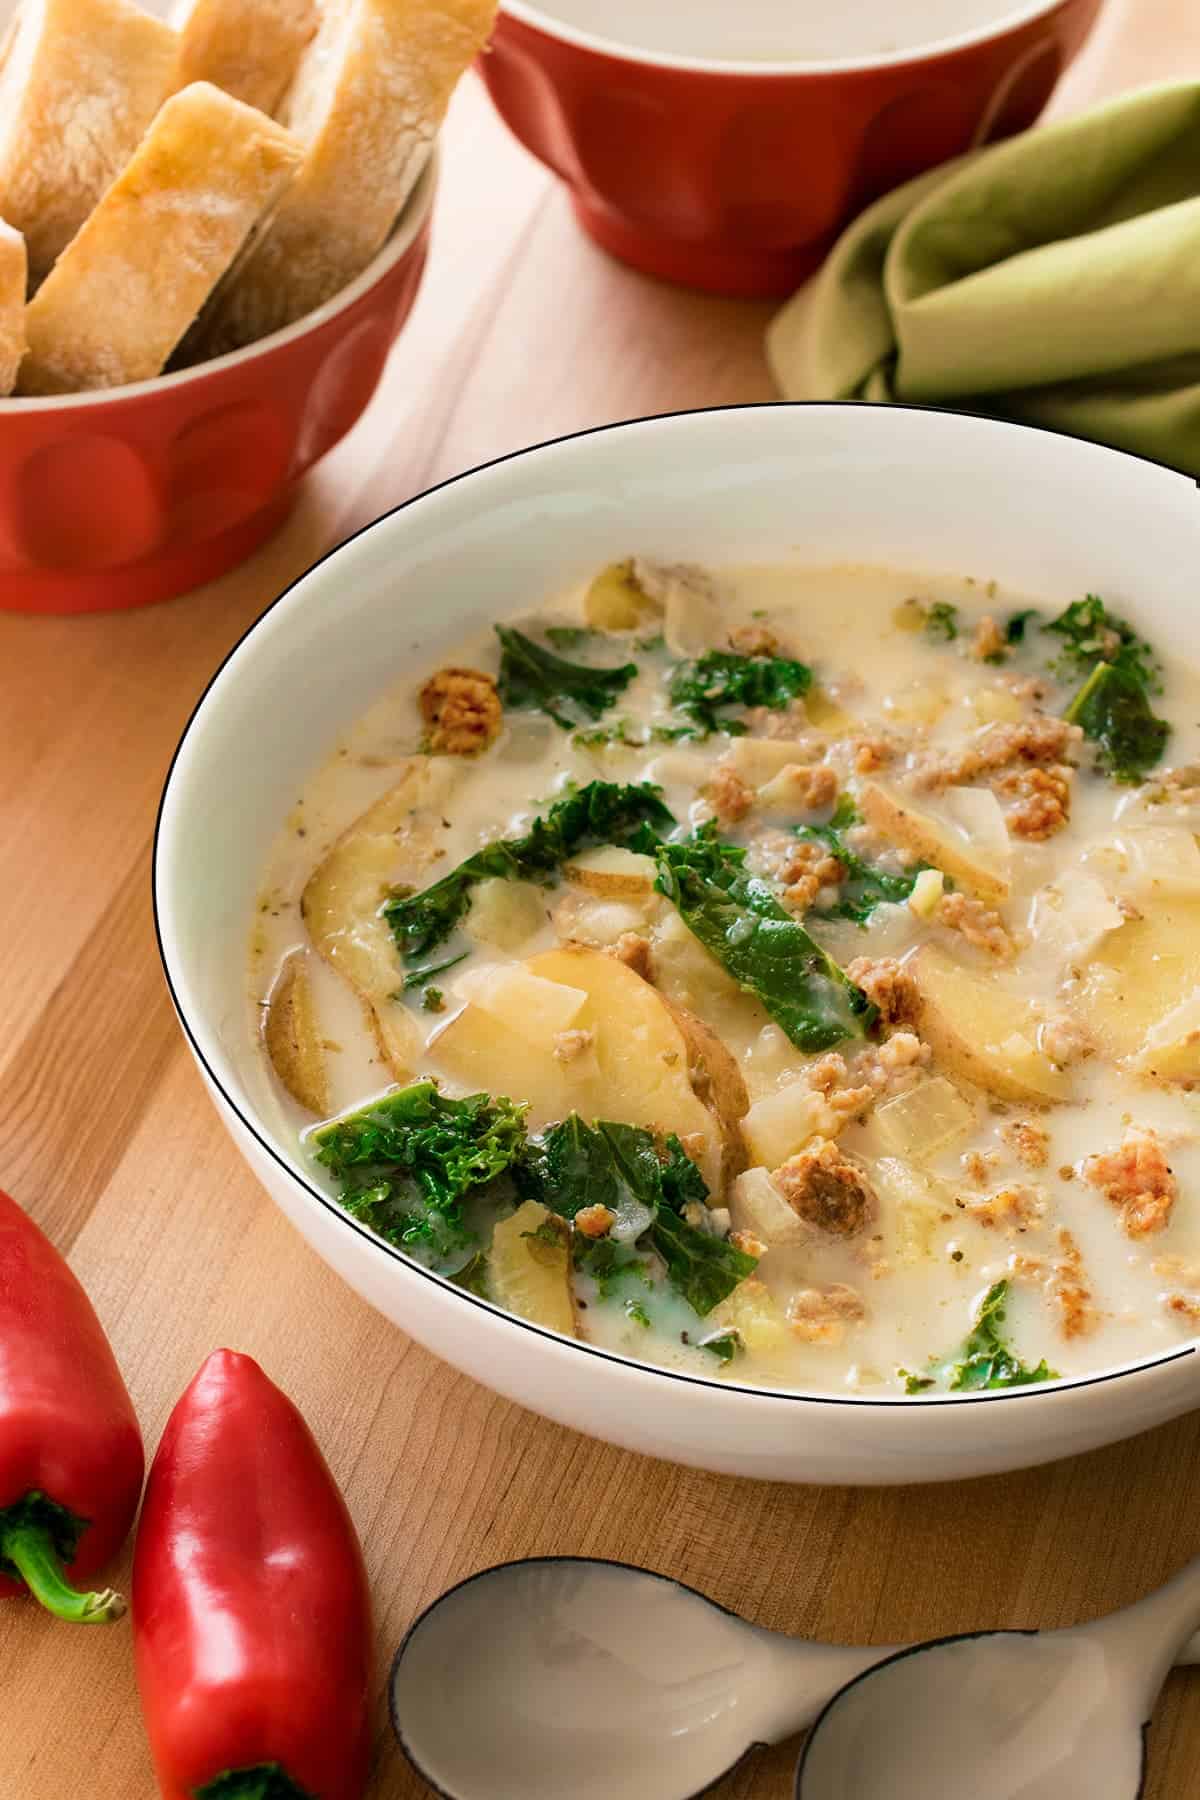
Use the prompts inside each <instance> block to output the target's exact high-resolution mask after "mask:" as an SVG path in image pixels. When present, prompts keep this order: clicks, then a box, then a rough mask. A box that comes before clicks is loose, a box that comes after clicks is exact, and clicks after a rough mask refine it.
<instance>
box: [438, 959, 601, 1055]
mask: <svg viewBox="0 0 1200 1800" xmlns="http://www.w3.org/2000/svg"><path fill="white" fill-rule="evenodd" d="M454 992H455V993H456V994H457V995H459V996H460V997H461V998H462V999H464V1000H469V1001H470V1002H471V1004H472V1005H473V1006H478V1007H479V1008H480V1009H481V1010H482V1011H483V1012H485V1013H490V1014H491V1015H492V1017H493V1018H496V1019H499V1020H500V1022H501V1023H502V1024H504V1025H507V1026H509V1027H510V1028H511V1029H512V1030H513V1031H515V1032H517V1033H518V1034H519V1035H520V1036H521V1037H523V1038H528V1039H529V1040H530V1041H531V1042H532V1043H534V1044H540V1045H545V1044H550V1045H553V1041H554V1036H555V1033H556V1032H559V1031H569V1030H570V1028H571V1026H572V1025H573V1024H574V1023H575V1021H576V1019H577V1018H578V1016H579V1014H580V1012H581V1011H582V1009H583V1007H584V1004H585V1003H586V1001H587V995H586V994H585V993H584V991H583V989H582V988H574V987H565V986H564V985H563V983H562V982H560V981H545V980H543V979H542V977H541V976H540V975H531V974H530V973H529V970H528V969H527V968H525V966H524V965H523V964H522V963H487V964H485V965H484V967H483V968H481V969H469V970H467V971H466V972H465V973H464V974H462V975H460V976H459V978H458V980H457V981H456V982H455V983H454Z"/></svg>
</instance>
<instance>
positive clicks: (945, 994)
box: [908, 944, 1070, 1105]
mask: <svg viewBox="0 0 1200 1800" xmlns="http://www.w3.org/2000/svg"><path fill="white" fill-rule="evenodd" d="M908 967H909V969H910V971H911V973H912V975H913V978H914V980H915V981H916V984H917V991H918V994H919V996H920V1012H919V1015H918V1019H917V1029H918V1031H919V1032H920V1034H921V1036H922V1038H923V1039H924V1040H925V1042H926V1043H927V1044H928V1045H929V1047H930V1049H931V1050H932V1051H933V1057H934V1061H935V1063H937V1064H938V1065H939V1066H940V1067H941V1068H943V1069H946V1070H948V1071H949V1072H950V1073H951V1074H952V1075H957V1076H959V1077H960V1078H961V1079H962V1080H964V1081H969V1082H971V1083H973V1084H974V1086H976V1087H981V1088H984V1089H985V1090H986V1091H987V1092H988V1093H989V1094H995V1095H996V1097H997V1098H998V1099H1000V1100H1026V1101H1032V1102H1034V1103H1040V1104H1042V1105H1045V1104H1046V1103H1047V1102H1050V1101H1055V1100H1065V1099H1066V1098H1067V1097H1068V1095H1069V1093H1070V1081H1069V1078H1068V1076H1067V1075H1066V1073H1065V1072H1064V1071H1063V1070H1062V1069H1058V1068H1055V1066H1054V1064H1053V1063H1052V1062H1051V1061H1050V1059H1049V1058H1048V1057H1047V1056H1045V1055H1044V1054H1043V1053H1042V1051H1041V1050H1040V1049H1039V1048H1038V1045H1037V1038H1038V1030H1039V1026H1040V1025H1041V1024H1042V1023H1043V1022H1044V1021H1043V1020H1042V1019H1041V1018H1039V1016H1038V1014H1037V1013H1036V1012H1035V1011H1034V1010H1033V1008H1032V1007H1031V1006H1030V1003H1029V1001H1028V1000H1026V999H1025V998H1024V997H1023V996H1021V995H1019V994H1012V993H1009V992H1008V991H1007V990H1006V989H1004V988H1002V987H999V986H997V985H996V983H995V982H993V981H989V980H986V979H983V978H981V977H980V976H978V975H975V974H973V973H971V972H969V971H968V970H966V969H964V968H962V967H961V966H960V965H959V964H958V963H955V962H952V961H951V959H950V958H949V957H948V956H944V955H943V954H942V952H941V951H940V950H938V949H936V948H935V947H934V946H933V945H932V944H926V945H925V946H924V947H923V948H922V949H920V950H918V952H917V954H916V955H915V956H914V957H913V958H912V961H911V962H910V963H909V964H908Z"/></svg>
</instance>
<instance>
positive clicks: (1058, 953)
mask: <svg viewBox="0 0 1200 1800" xmlns="http://www.w3.org/2000/svg"><path fill="white" fill-rule="evenodd" d="M1125 923H1126V918H1125V914H1124V913H1123V912H1122V911H1121V908H1120V907H1119V906H1118V905H1117V903H1116V901H1115V900H1113V899H1111V898H1110V896H1109V894H1108V893H1107V892H1106V890H1105V888H1104V886H1103V884H1102V883H1101V882H1099V881H1098V880H1097V879H1096V877H1095V876H1094V875H1088V874H1087V873H1086V872H1084V871H1082V870H1079V869H1072V870H1071V871H1070V873H1069V874H1067V875H1064V876H1062V877H1061V878H1060V879H1059V880H1058V881H1052V882H1049V883H1048V884H1047V885H1046V886H1045V887H1043V888H1039V889H1038V891H1037V893H1036V894H1035V895H1034V896H1033V907H1032V909H1031V912H1030V916H1029V929H1030V932H1031V933H1032V936H1033V941H1034V944H1035V945H1036V946H1037V949H1038V950H1039V951H1046V952H1048V953H1050V954H1052V955H1053V956H1054V957H1055V959H1056V960H1057V961H1058V962H1059V964H1060V966H1061V965H1067V966H1070V967H1079V966H1082V965H1083V964H1085V963H1086V962H1087V961H1088V960H1089V959H1090V957H1091V956H1092V953H1093V952H1094V951H1095V949H1096V948H1097V946H1098V945H1099V944H1100V943H1101V941H1102V940H1103V939H1104V938H1105V937H1107V936H1108V934H1109V932H1111V931H1121V930H1123V929H1124V927H1125Z"/></svg>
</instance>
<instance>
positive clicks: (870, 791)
mask: <svg viewBox="0 0 1200 1800" xmlns="http://www.w3.org/2000/svg"><path fill="white" fill-rule="evenodd" d="M859 808H860V810H861V812H862V816H863V818H864V819H865V820H866V822H867V824H868V825H870V826H872V827H873V828H874V830H876V831H877V832H879V834H880V836H881V837H885V838H887V839H888V841H889V843H893V844H898V845H899V846H900V847H901V849H904V850H908V851H911V853H912V854H913V856H915V857H917V859H918V860H919V861H921V862H925V863H931V864H932V865H933V867H934V868H936V869H940V870H941V871H942V873H943V874H944V875H948V876H949V877H950V879H951V880H952V881H955V882H957V883H958V885H959V887H962V888H965V889H966V890H967V892H968V893H970V894H974V895H975V896H976V897H977V898H978V899H980V900H988V901H992V902H994V901H997V900H1007V899H1008V896H1009V895H1010V893H1011V892H1012V883H1011V881H1010V880H1009V878H1008V876H1007V875H1006V874H1004V873H1003V872H1002V871H1001V870H1000V869H998V868H995V867H993V866H992V865H991V864H989V863H988V862H986V861H984V860H982V859H981V858H979V857H977V856H973V855H972V854H971V850H970V846H969V845H968V844H967V843H965V842H956V841H955V839H956V834H954V832H953V828H952V827H951V826H950V824H949V822H948V821H946V822H943V821H942V820H940V819H937V818H935V817H934V816H933V815H932V814H931V813H926V812H922V811H921V809H920V808H919V807H916V806H914V805H912V803H911V802H910V801H909V800H908V799H907V798H905V799H901V798H900V797H899V795H897V794H894V793H892V792H890V791H889V790H888V789H887V788H884V787H881V786H880V785H879V784H878V783H877V782H873V783H872V784H871V785H870V786H869V787H865V788H864V789H863V791H862V793H861V795H860V796H859Z"/></svg>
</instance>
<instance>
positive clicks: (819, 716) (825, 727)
mask: <svg viewBox="0 0 1200 1800" xmlns="http://www.w3.org/2000/svg"><path fill="white" fill-rule="evenodd" d="M804 710H805V712H806V713H807V714H808V718H809V723H810V724H812V725H813V726H815V728H816V729H817V730H818V731H825V732H828V733H829V735H830V736H831V737H842V736H844V734H845V733H846V732H848V731H853V729H854V727H855V726H856V725H857V724H858V720H857V719H856V718H855V717H854V715H853V713H848V712H847V711H846V709H845V707H844V706H841V705H839V703H838V702H837V701H836V700H835V699H834V698H833V696H832V694H830V693H827V692H826V690H825V689H824V688H823V687H821V686H820V685H819V684H818V685H817V686H816V687H812V688H809V690H808V692H807V694H805V696H804Z"/></svg>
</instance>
